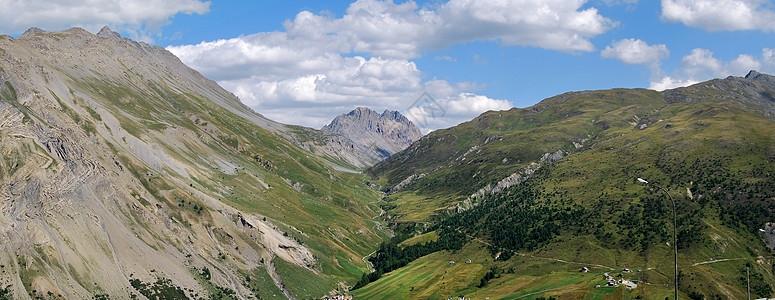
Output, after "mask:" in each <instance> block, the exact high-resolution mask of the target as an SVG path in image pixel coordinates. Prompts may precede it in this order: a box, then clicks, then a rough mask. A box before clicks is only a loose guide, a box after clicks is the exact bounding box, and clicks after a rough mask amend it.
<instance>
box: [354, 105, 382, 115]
mask: <svg viewBox="0 0 775 300" xmlns="http://www.w3.org/2000/svg"><path fill="white" fill-rule="evenodd" d="M376 113H377V112H375V111H373V110H371V109H369V108H368V107H363V106H358V107H356V108H355V109H353V110H352V111H351V112H350V113H349V114H348V115H353V116H354V115H358V116H362V115H370V114H376Z"/></svg>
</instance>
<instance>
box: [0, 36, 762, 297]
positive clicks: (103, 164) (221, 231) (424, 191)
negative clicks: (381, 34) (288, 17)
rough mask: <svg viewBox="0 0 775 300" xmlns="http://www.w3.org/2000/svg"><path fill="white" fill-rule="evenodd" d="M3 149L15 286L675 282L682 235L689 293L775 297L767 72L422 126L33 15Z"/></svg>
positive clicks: (29, 289)
mask: <svg viewBox="0 0 775 300" xmlns="http://www.w3.org/2000/svg"><path fill="white" fill-rule="evenodd" d="M418 139H419V140H418ZM407 147H408V148H407ZM404 148H405V149H404ZM0 152H1V153H2V160H0V185H2V189H0V299H286V298H288V299H310V298H313V299H320V298H323V297H326V296H333V295H339V294H342V293H345V292H347V293H349V295H348V296H354V297H355V298H356V299H448V298H450V297H458V296H460V295H463V296H464V297H466V298H471V299H487V298H489V299H546V298H550V299H551V298H557V299H640V298H644V299H664V298H665V297H668V296H669V297H672V293H673V289H674V286H673V280H674V277H673V270H674V269H673V267H674V265H673V246H676V245H677V247H678V268H679V274H678V280H679V286H678V290H679V294H680V297H681V298H691V299H702V298H705V299H742V298H746V296H747V292H748V290H750V294H751V296H752V297H756V298H762V297H773V296H775V292H774V291H773V286H775V274H774V273H775V259H774V257H773V254H774V253H775V252H773V247H775V233H774V232H773V230H775V225H773V224H771V223H770V222H775V176H773V174H775V77H773V76H770V75H767V74H760V73H757V72H756V71H751V72H750V73H749V74H748V75H747V76H746V77H729V78H726V79H716V80H711V81H708V82H704V83H699V84H696V85H693V86H690V87H686V88H678V89H673V90H667V91H664V92H657V91H652V90H645V89H614V90H604V91H584V92H572V93H567V94H562V95H559V96H556V97H552V98H549V99H546V100H544V101H542V102H540V103H538V104H536V105H534V106H532V107H528V108H521V109H517V108H514V109H511V110H508V111H490V112H486V113H484V114H482V115H481V116H479V117H477V118H475V119H474V120H471V121H469V122H466V123H463V124H460V125H458V126H455V127H452V128H448V129H442V130H436V131H433V132H431V133H430V134H428V135H425V136H422V137H421V134H420V131H419V130H418V129H417V128H416V127H415V126H414V125H412V124H411V122H409V121H408V120H407V119H406V118H405V117H403V116H401V115H400V114H398V113H396V112H392V111H385V112H384V113H382V114H379V113H376V112H374V111H371V110H369V109H366V108H357V109H355V110H354V111H352V112H350V113H348V114H345V115H342V116H340V117H338V118H337V119H335V120H334V121H333V122H332V123H331V124H330V125H328V126H326V127H324V128H323V129H321V130H317V129H312V128H306V127H301V126H294V125H285V124H281V123H277V122H274V121H272V120H269V119H267V118H265V117H263V116H262V115H261V114H259V113H257V112H254V111H253V110H251V109H250V108H248V107H247V106H245V105H243V104H242V103H241V102H240V100H239V99H238V98H237V97H236V96H234V95H233V94H231V93H229V92H228V91H226V90H224V89H222V88H221V87H219V86H218V85H217V84H216V83H215V82H213V81H211V80H208V79H207V78H205V77H203V76H202V75H200V74H199V73H198V72H196V71H194V70H193V69H191V68H188V67H187V66H185V65H184V64H183V63H182V62H181V61H180V60H179V59H178V58H177V57H175V56H174V55H172V54H171V53H170V52H168V51H166V50H165V49H164V48H161V47H157V46H149V45H147V44H145V43H141V42H135V41H132V40H129V39H126V38H122V37H121V36H119V35H118V34H117V33H115V32H113V31H111V30H110V29H109V28H107V27H105V28H103V29H102V30H101V31H100V32H99V33H98V34H96V35H95V34H92V33H89V32H87V31H85V30H83V29H80V28H71V29H68V30H64V31H60V32H46V31H43V30H40V29H34V28H33V29H30V30H28V31H27V33H25V34H24V35H22V36H20V37H19V38H16V39H15V38H12V37H10V36H0ZM639 177H640V178H645V179H646V180H648V181H649V182H651V183H653V184H651V185H644V184H642V183H640V182H639V181H638V180H637V178H639ZM660 187H662V188H664V190H663V189H661V188H660ZM666 192H667V193H669V194H670V195H671V196H672V198H673V199H674V200H675V206H676V208H677V225H678V226H677V239H678V243H677V244H676V245H674V244H673V243H672V233H673V219H672V216H673V215H672V213H673V207H672V206H671V202H670V199H669V198H668V197H667V196H666V195H667V194H666ZM606 275H608V276H609V277H610V278H606Z"/></svg>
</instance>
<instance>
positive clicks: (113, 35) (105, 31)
mask: <svg viewBox="0 0 775 300" xmlns="http://www.w3.org/2000/svg"><path fill="white" fill-rule="evenodd" d="M97 36H99V37H104V38H109V39H117V40H120V39H121V35H120V34H118V32H115V31H113V30H110V27H108V26H107V25H105V27H102V29H100V32H98V33H97Z"/></svg>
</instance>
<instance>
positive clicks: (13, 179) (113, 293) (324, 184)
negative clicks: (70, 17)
mask: <svg viewBox="0 0 775 300" xmlns="http://www.w3.org/2000/svg"><path fill="white" fill-rule="evenodd" d="M100 32H101V33H102V34H101V35H103V36H108V37H107V38H106V37H103V36H97V35H94V34H91V33H89V32H87V31H85V30H83V29H80V28H72V29H68V30H64V31H59V32H37V31H30V32H29V33H28V34H26V35H24V36H22V37H19V38H18V39H14V38H12V37H9V36H1V37H0V152H1V153H3V160H2V161H0V185H2V186H3V188H2V189H0V199H2V201H1V202H0V265H3V266H4V267H3V268H2V272H0V295H4V296H7V297H11V298H14V299H26V298H36V297H43V298H45V297H59V298H71V299H79V298H94V297H97V298H99V297H103V296H107V295H109V296H110V297H111V298H113V297H116V298H131V297H139V298H141V299H142V298H143V297H144V298H155V297H162V298H165V297H173V298H183V297H188V298H202V297H209V296H210V295H221V296H223V297H238V298H249V297H260V298H269V299H273V298H275V299H276V298H310V297H320V296H322V295H327V294H331V293H335V292H336V290H337V289H340V288H341V287H342V286H347V285H348V283H349V282H352V281H353V279H355V278H357V277H358V276H360V274H361V273H362V270H365V269H366V268H367V266H366V263H365V262H364V261H363V259H362V257H363V256H364V255H366V254H367V253H369V252H371V251H372V250H373V248H374V245H376V243H378V242H379V241H381V240H382V239H383V238H384V237H385V236H386V235H388V234H389V231H388V230H385V228H384V226H383V225H382V223H381V222H379V221H376V222H375V221H373V220H372V218H374V217H375V216H377V215H378V214H379V212H378V208H376V207H375V204H374V201H377V200H378V194H377V193H375V192H374V191H373V190H372V189H370V188H368V187H367V186H365V185H364V184H363V181H364V178H363V176H362V175H358V174H352V173H346V172H340V171H337V169H336V168H334V167H332V165H336V163H332V161H331V160H330V159H328V158H327V157H326V156H317V155H314V154H312V153H311V152H309V151H308V150H305V149H302V148H300V147H299V146H297V143H294V142H291V141H290V140H293V139H294V137H295V136H294V133H293V132H292V130H294V128H295V127H293V126H289V125H282V124H279V123H276V122H274V121H271V120H268V119H266V118H264V117H263V116H261V115H260V114H258V113H256V112H254V111H252V110H251V109H249V108H248V107H247V106H245V105H243V104H242V103H241V102H240V101H239V99H237V98H236V97H235V96H234V95H233V94H231V93H229V92H227V91H226V90H224V89H222V88H220V87H219V86H218V85H217V84H216V83H215V82H213V81H211V80H209V79H206V78H204V77H203V76H201V74H199V73H198V72H196V71H195V70H193V69H190V68H188V67H187V66H185V65H184V64H182V63H181V62H180V60H179V59H177V57H175V56H174V55H172V54H171V53H169V52H168V51H166V50H165V49H164V48H161V47H158V46H149V45H148V44H145V43H142V42H134V41H132V40H129V39H124V38H119V36H118V35H117V34H114V32H112V31H110V30H109V29H108V28H103V30H101V31H100ZM316 134H318V133H316ZM297 142H298V141H297Z"/></svg>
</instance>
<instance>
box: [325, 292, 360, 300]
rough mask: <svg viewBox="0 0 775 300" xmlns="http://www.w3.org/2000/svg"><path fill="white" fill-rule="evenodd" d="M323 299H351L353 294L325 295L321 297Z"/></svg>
mask: <svg viewBox="0 0 775 300" xmlns="http://www.w3.org/2000/svg"><path fill="white" fill-rule="evenodd" d="M323 299H324V300H353V295H348V294H347V293H344V294H339V295H336V296H325V297H323Z"/></svg>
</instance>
